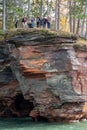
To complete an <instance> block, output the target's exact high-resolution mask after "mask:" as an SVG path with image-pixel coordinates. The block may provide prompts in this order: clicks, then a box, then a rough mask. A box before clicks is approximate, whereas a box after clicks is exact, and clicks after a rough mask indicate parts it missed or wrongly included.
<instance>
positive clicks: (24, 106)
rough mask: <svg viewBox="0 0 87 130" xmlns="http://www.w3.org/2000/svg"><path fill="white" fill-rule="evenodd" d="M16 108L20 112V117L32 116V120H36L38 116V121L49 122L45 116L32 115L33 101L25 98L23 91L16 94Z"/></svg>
mask: <svg viewBox="0 0 87 130" xmlns="http://www.w3.org/2000/svg"><path fill="white" fill-rule="evenodd" d="M14 105H15V110H16V112H17V113H19V115H20V117H30V118H31V121H34V122H35V118H37V122H48V120H47V119H46V118H45V117H42V116H40V115H39V116H38V117H35V118H33V117H32V116H30V113H31V111H32V110H33V109H34V107H35V106H34V104H33V101H29V100H25V99H24V97H23V94H22V93H19V94H17V95H16V96H15V100H14Z"/></svg>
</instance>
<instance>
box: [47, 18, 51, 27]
mask: <svg viewBox="0 0 87 130" xmlns="http://www.w3.org/2000/svg"><path fill="white" fill-rule="evenodd" d="M50 27H51V18H50V16H48V17H47V28H48V29H50Z"/></svg>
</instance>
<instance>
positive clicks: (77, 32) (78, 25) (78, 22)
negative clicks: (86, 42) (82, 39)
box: [76, 19, 80, 35]
mask: <svg viewBox="0 0 87 130" xmlns="http://www.w3.org/2000/svg"><path fill="white" fill-rule="evenodd" d="M79 29H80V19H78V20H77V29H76V34H77V35H79Z"/></svg>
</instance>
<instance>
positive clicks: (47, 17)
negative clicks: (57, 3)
mask: <svg viewBox="0 0 87 130" xmlns="http://www.w3.org/2000/svg"><path fill="white" fill-rule="evenodd" d="M48 16H49V2H48V0H47V18H48Z"/></svg>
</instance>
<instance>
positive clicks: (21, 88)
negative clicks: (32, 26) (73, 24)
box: [0, 30, 87, 121]
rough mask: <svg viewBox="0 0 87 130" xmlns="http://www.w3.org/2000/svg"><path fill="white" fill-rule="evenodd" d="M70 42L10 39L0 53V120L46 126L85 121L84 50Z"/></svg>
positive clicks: (29, 35) (53, 37) (49, 37)
mask: <svg viewBox="0 0 87 130" xmlns="http://www.w3.org/2000/svg"><path fill="white" fill-rule="evenodd" d="M75 40H76V39H75V37H74V36H72V35H71V36H63V35H57V34H54V33H49V32H47V31H46V32H45V33H44V32H43V31H40V30H33V31H30V32H26V31H25V32H24V31H23V32H21V33H19V34H14V35H13V36H11V37H10V38H7V39H6V41H5V44H6V46H5V48H4V47H2V48H1V50H0V67H1V71H0V101H1V102H0V105H1V107H0V115H1V116H18V117H20V116H28V115H29V113H33V111H34V110H36V111H37V112H39V115H40V117H44V118H46V119H48V120H49V121H71V120H81V119H82V118H86V117H87V104H86V101H87V46H79V45H77V44H76V43H75V42H76V41H75Z"/></svg>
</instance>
